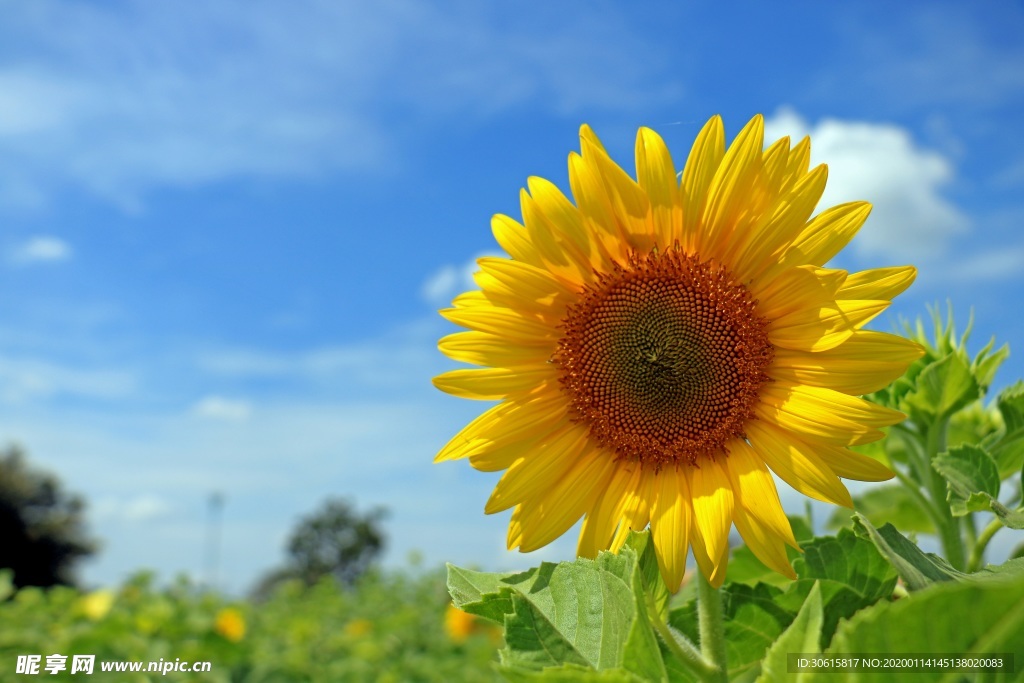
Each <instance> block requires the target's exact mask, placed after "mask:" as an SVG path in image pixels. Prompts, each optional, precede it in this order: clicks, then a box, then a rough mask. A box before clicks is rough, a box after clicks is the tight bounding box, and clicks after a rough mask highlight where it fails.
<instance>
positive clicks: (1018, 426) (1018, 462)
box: [985, 380, 1024, 479]
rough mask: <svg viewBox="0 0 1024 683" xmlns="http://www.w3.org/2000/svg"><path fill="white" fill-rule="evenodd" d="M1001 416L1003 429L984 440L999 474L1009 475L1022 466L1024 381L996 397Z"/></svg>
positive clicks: (1023, 451) (1023, 453)
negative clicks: (994, 436) (995, 435)
mask: <svg viewBox="0 0 1024 683" xmlns="http://www.w3.org/2000/svg"><path fill="white" fill-rule="evenodd" d="M996 405H997V406H998V408H999V414H1000V415H1001V416H1002V418H1003V430H1002V431H1001V433H1000V434H998V435H997V437H996V438H990V439H987V440H986V441H985V445H986V446H987V447H988V448H989V451H990V452H991V453H992V457H993V458H995V461H996V463H997V464H998V466H999V475H1000V477H1002V478H1004V479H1005V478H1006V477H1009V476H1010V475H1012V474H1015V473H1016V472H1018V471H1020V468H1021V466H1024V381H1019V380H1018V381H1017V382H1016V383H1015V384H1013V385H1012V386H1009V387H1007V388H1006V389H1004V390H1003V391H1002V392H1001V393H1000V394H999V398H998V399H996Z"/></svg>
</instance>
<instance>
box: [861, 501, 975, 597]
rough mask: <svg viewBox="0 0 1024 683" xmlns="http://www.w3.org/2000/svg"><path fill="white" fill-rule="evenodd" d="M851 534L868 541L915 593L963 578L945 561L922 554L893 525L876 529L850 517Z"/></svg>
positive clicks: (866, 522)
mask: <svg viewBox="0 0 1024 683" xmlns="http://www.w3.org/2000/svg"><path fill="white" fill-rule="evenodd" d="M853 525H854V530H855V531H856V532H857V533H858V534H859V535H860V536H862V537H864V538H867V539H868V540H870V541H871V542H872V543H874V544H875V547H876V548H877V549H878V552H880V553H881V554H882V556H883V557H885V558H886V559H887V560H889V562H890V563H891V564H892V566H893V567H894V568H895V569H896V572H897V573H898V574H899V575H900V578H902V579H903V581H904V583H906V584H907V590H911V591H916V590H920V589H922V588H926V587H928V586H930V585H931V584H933V583H936V582H943V581H954V580H956V579H959V578H963V577H964V576H966V574H964V573H963V572H959V571H957V570H956V569H953V567H951V566H950V565H949V563H948V562H946V561H945V560H944V559H942V558H941V557H939V556H938V555H934V554H932V553H927V554H925V553H923V552H921V549H920V548H918V547H917V546H916V545H914V544H913V543H911V542H910V541H909V540H908V539H907V538H906V537H905V536H903V534H901V533H900V532H898V531H896V528H895V527H894V526H893V525H892V524H886V525H884V526H883V527H882V528H881V529H876V528H875V527H874V526H872V524H871V522H869V521H868V520H866V519H864V518H863V517H861V516H860V515H854V516H853Z"/></svg>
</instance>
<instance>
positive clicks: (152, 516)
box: [88, 494, 171, 523]
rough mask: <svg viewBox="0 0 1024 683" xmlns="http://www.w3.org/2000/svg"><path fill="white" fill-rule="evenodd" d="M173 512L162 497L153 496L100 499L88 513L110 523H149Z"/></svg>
mask: <svg viewBox="0 0 1024 683" xmlns="http://www.w3.org/2000/svg"><path fill="white" fill-rule="evenodd" d="M170 512H171V505H170V504H169V503H168V502H167V501H166V500H164V499H163V498H162V497H160V496H158V495H153V494H146V495H137V496H132V497H127V498H114V497H105V498H100V499H99V500H98V501H96V503H95V504H94V505H93V506H90V507H89V509H88V513H89V516H90V517H93V516H95V518H96V519H97V520H100V521H103V522H108V521H113V522H131V523H139V522H149V521H152V520H156V519H160V518H163V517H166V516H167V515H168V514H169V513H170Z"/></svg>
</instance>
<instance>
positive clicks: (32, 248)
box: [10, 235, 72, 265]
mask: <svg viewBox="0 0 1024 683" xmlns="http://www.w3.org/2000/svg"><path fill="white" fill-rule="evenodd" d="M71 253H72V252H71V245H70V244H68V243H67V242H65V241H64V240H62V239H60V238H58V237H50V236H45V235H43V236H38V237H33V238H31V239H29V240H27V241H26V242H24V243H22V244H19V245H17V246H16V247H14V248H13V249H12V250H11V252H10V261H11V262H12V263H16V264H20V265H28V264H31V263H56V262H59V261H67V260H68V259H70V258H71Z"/></svg>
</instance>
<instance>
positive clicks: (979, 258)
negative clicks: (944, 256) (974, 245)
mask: <svg viewBox="0 0 1024 683" xmlns="http://www.w3.org/2000/svg"><path fill="white" fill-rule="evenodd" d="M1022 269H1024V247H1007V248H1003V249H991V250H987V251H982V252H978V253H975V254H968V255H963V256H960V257H958V258H957V259H956V260H955V261H954V262H953V263H952V264H950V265H949V267H948V268H946V269H945V277H946V278H948V279H950V280H954V281H958V282H959V281H973V282H977V281H979V280H1002V279H1006V278H1014V277H1020V275H1021V270H1022Z"/></svg>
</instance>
